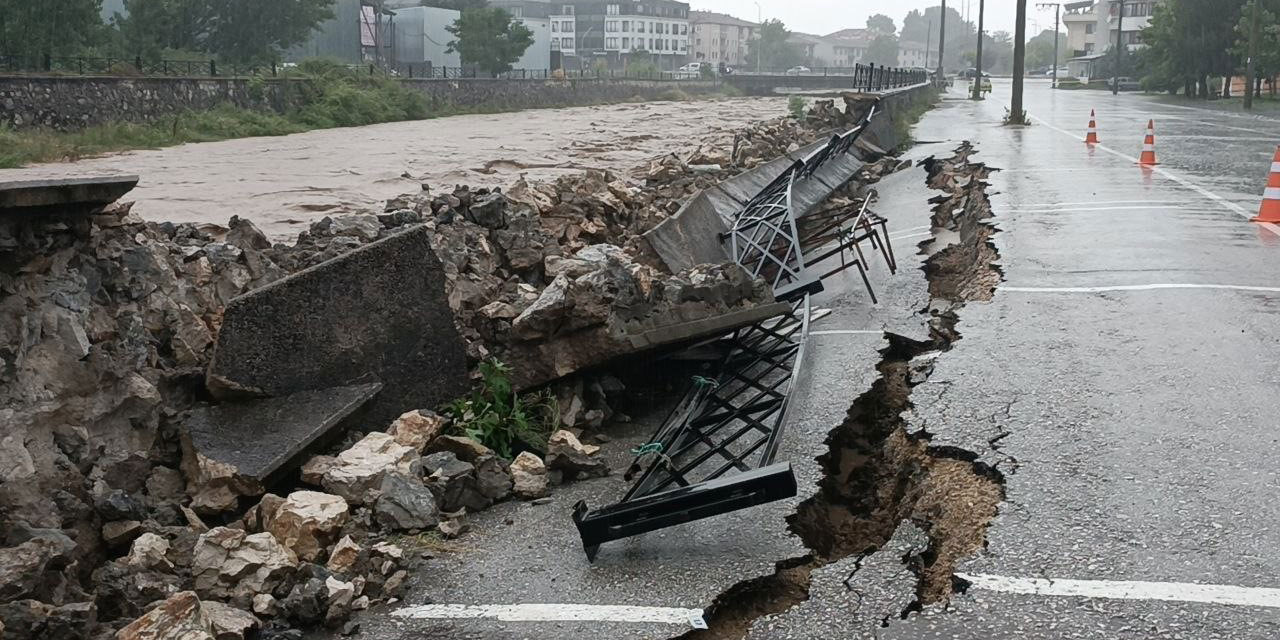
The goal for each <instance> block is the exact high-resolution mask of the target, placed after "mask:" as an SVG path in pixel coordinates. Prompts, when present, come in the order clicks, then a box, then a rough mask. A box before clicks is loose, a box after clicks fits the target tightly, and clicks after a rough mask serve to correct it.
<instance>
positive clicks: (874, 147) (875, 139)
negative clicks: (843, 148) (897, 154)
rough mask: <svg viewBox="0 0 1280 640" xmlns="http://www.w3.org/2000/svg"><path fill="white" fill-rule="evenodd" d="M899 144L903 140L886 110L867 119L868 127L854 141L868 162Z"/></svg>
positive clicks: (891, 150)
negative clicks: (900, 138)
mask: <svg viewBox="0 0 1280 640" xmlns="http://www.w3.org/2000/svg"><path fill="white" fill-rule="evenodd" d="M899 144H901V141H900V140H899V139H898V133H897V132H896V131H894V129H893V118H892V116H890V114H889V113H888V112H886V111H877V112H876V114H875V115H874V116H872V118H871V120H869V121H867V128H866V129H865V130H864V131H863V132H862V134H861V135H859V136H858V139H857V140H855V141H854V143H853V145H854V147H855V148H857V149H858V150H860V151H862V152H863V153H861V154H859V155H860V156H861V157H862V159H863V160H866V161H868V162H869V161H871V160H875V159H877V158H879V157H880V156H883V155H885V154H888V153H891V152H893V151H894V150H895V149H897V148H898V145H899Z"/></svg>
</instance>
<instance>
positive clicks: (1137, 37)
mask: <svg viewBox="0 0 1280 640" xmlns="http://www.w3.org/2000/svg"><path fill="white" fill-rule="evenodd" d="M1162 1H1163V0H1099V2H1098V6H1097V9H1096V13H1097V25H1098V26H1097V27H1096V33H1095V37H1096V38H1098V40H1097V43H1096V45H1095V52H1096V53H1104V52H1106V50H1107V49H1108V48H1110V47H1114V46H1115V45H1116V42H1117V39H1118V40H1119V42H1120V43H1122V44H1123V45H1124V46H1125V47H1127V48H1128V49H1129V50H1130V51H1136V50H1138V49H1141V48H1142V47H1144V46H1145V45H1144V44H1143V43H1142V30H1143V29H1146V28H1147V26H1148V25H1150V24H1151V14H1152V13H1153V12H1154V11H1155V7H1156V5H1158V4H1160V3H1161V2H1162ZM1121 7H1123V9H1121ZM1122 14H1123V20H1122V19H1121V16H1122Z"/></svg>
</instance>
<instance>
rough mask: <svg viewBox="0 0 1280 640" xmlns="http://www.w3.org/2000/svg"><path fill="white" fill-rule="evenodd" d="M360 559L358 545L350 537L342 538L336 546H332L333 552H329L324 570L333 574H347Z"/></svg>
mask: <svg viewBox="0 0 1280 640" xmlns="http://www.w3.org/2000/svg"><path fill="white" fill-rule="evenodd" d="M359 559H360V545H358V544H356V542H355V541H354V540H352V539H351V536H343V537H342V539H341V540H339V541H338V543H337V544H335V545H333V550H332V551H330V552H329V562H328V563H327V564H326V565H325V568H326V569H328V570H330V571H332V572H334V573H342V574H346V573H349V572H350V571H351V569H352V567H354V566H355V565H356V560H359Z"/></svg>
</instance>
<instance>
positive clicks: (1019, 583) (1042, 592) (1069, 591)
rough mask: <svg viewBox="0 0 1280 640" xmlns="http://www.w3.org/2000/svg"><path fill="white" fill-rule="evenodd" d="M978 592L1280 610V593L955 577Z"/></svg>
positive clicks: (1194, 586) (1183, 584) (1212, 586)
mask: <svg viewBox="0 0 1280 640" xmlns="http://www.w3.org/2000/svg"><path fill="white" fill-rule="evenodd" d="M956 577H958V578H961V579H964V580H967V581H969V583H970V584H971V585H972V586H973V587H974V588H977V589H984V590H987V591H999V592H1002V593H1022V594H1027V595H1037V596H1077V597H1084V598H1107V599H1114V600H1168V601H1172V602H1203V603H1208V604H1230V605H1239V606H1245V607H1280V589H1268V588H1264V587H1237V586H1233V585H1226V584H1195V583H1192V582H1140V581H1124V580H1058V579H1054V580H1048V579H1044V578H1007V577H1004V576H993V575H987V574H965V573H957V574H956Z"/></svg>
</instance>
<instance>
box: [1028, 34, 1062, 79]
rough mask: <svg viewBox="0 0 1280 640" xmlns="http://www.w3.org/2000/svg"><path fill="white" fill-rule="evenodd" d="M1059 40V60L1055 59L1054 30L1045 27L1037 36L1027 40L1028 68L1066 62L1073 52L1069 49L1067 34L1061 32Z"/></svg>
mask: <svg viewBox="0 0 1280 640" xmlns="http://www.w3.org/2000/svg"><path fill="white" fill-rule="evenodd" d="M1057 40H1058V48H1057V51H1058V59H1057V60H1054V59H1053V51H1054V45H1053V41H1054V37H1053V31H1050V30H1048V29H1045V30H1044V31H1042V32H1040V33H1039V34H1038V35H1036V36H1035V37H1033V38H1031V39H1029V40H1027V68H1028V69H1037V68H1040V67H1052V66H1055V65H1061V64H1062V63H1064V62H1066V61H1067V56H1068V55H1070V53H1071V52H1070V51H1067V36H1066V34H1064V33H1059V34H1058V37H1057Z"/></svg>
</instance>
